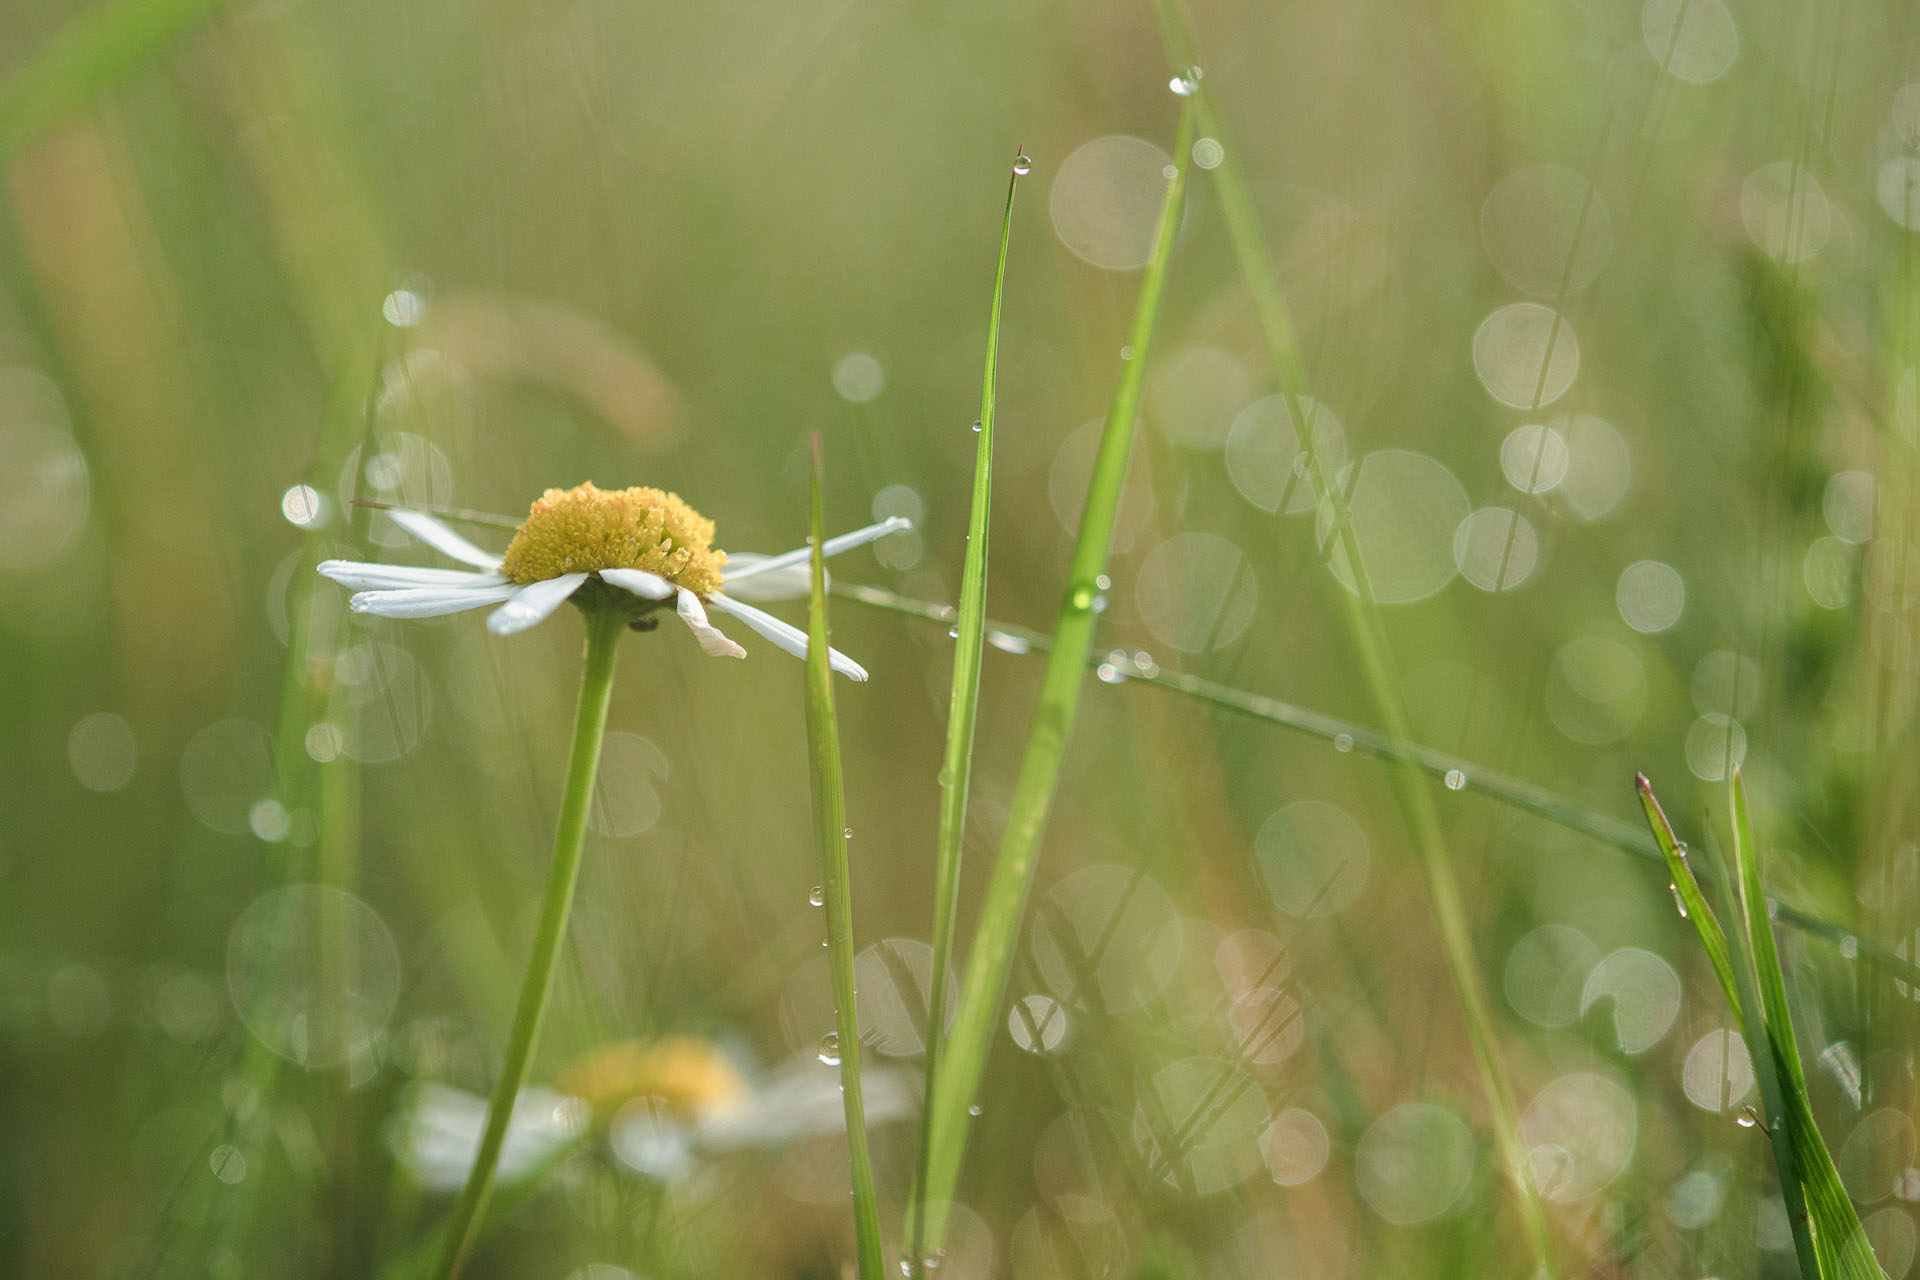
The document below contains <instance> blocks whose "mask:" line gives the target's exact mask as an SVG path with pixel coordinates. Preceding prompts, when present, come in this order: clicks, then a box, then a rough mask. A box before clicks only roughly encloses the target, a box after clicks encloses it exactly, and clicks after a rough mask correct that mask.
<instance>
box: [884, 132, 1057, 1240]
mask: <svg viewBox="0 0 1920 1280" xmlns="http://www.w3.org/2000/svg"><path fill="white" fill-rule="evenodd" d="M1029 168H1031V163H1030V162H1029V161H1028V160H1027V159H1026V157H1025V156H1024V155H1023V154H1021V153H1020V152H1019V151H1018V150H1016V152H1015V155H1014V161H1013V176H1012V177H1011V178H1009V179H1008V181H1007V204H1006V208H1005V210H1004V211H1003V212H1002V213H1001V215H1000V256H999V261H998V263H997V264H996V265H995V267H994V272H993V302H992V305H991V307H990V308H989V310H988V312H987V364H986V372H985V373H984V374H982V375H981V379H980V423H979V439H978V440H977V441H976V442H975V443H974V452H973V505H972V508H971V510H970V511H969V513H968V516H967V553H966V557H965V562H964V564H963V565H962V567H961V571H960V607H959V611H958V614H957V615H956V617H955V620H954V635H955V639H956V641H957V643H956V644H955V645H954V650H953V691H952V694H951V695H950V697H949V698H948V702H947V745H946V751H945V752H944V753H943V754H942V756H941V760H940V829H939V844H938V847H937V848H936V850H935V855H934V872H933V978H932V981H931V983H930V984H929V986H928V990H927V1032H926V1041H927V1050H926V1065H925V1071H926V1075H925V1080H926V1086H925V1090H924V1092H923V1094H922V1096H923V1097H927V1098H931V1097H933V1085H934V1080H935V1079H936V1078H937V1073H938V1071H939V1067H940V1051H941V1048H942V1047H943V1045H942V1042H943V1040H944V1038H945V1034H946V1023H947V1019H946V1010H947V969H948V966H949V965H950V964H951V963H952V960H953V929H954V912H955V907H956V905H957V900H958V898H959V885H960V846H961V842H962V837H963V836H964V834H965V831H966V821H967V791H968V788H969V785H970V783H971V781H972V778H973V730H974V724H975V721H976V718H977V716H978V712H979V709H980V659H981V655H982V653H983V651H984V649H985V647H986V623H987V531H988V527H989V523H990V522H989V519H988V516H989V513H990V510H991V506H992V498H993V410H994V396H995V390H996V387H997V382H998V372H999V367H1000V304H1001V299H1002V297H1003V296H1004V295H1005V292H1006V284H1007V245H1008V244H1009V242H1010V241H1011V240H1012V236H1013V194H1014V192H1015V191H1017V190H1019V187H1020V178H1021V176H1022V175H1023V174H1025V173H1026V172H1027V171H1028V170H1029ZM920 1117H921V1128H920V1158H919V1161H918V1163H917V1164H916V1166H915V1170H914V1186H915V1187H916V1188H919V1187H924V1186H925V1185H926V1182H927V1153H928V1152H929V1151H930V1150H931V1149H932V1145H933V1144H932V1125H933V1110H932V1108H922V1109H921V1113H920ZM920 1203H921V1201H920V1197H919V1195H918V1193H917V1192H916V1194H915V1195H914V1197H913V1201H912V1205H913V1214H912V1220H911V1221H910V1222H909V1223H908V1224H907V1247H908V1253H907V1256H908V1257H909V1258H921V1257H924V1256H925V1250H924V1248H923V1245H922V1240H921V1223H920V1214H919V1212H918V1210H919V1207H920Z"/></svg>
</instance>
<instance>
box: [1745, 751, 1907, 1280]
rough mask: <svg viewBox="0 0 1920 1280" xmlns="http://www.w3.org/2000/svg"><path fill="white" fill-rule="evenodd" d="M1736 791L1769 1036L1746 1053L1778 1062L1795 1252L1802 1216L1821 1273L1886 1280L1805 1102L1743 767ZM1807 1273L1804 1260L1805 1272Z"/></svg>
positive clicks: (1775, 1104) (1783, 1161)
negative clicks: (1801, 1200) (1800, 1203)
mask: <svg viewBox="0 0 1920 1280" xmlns="http://www.w3.org/2000/svg"><path fill="white" fill-rule="evenodd" d="M1731 792H1732V818H1733V858H1734V871H1735V874H1736V875H1737V877H1738V883H1739V889H1740V907H1741V912H1742V914H1743V915H1744V917H1745V920H1746V935H1747V954H1748V956H1749V957H1750V958H1751V960H1752V962H1753V978H1754V979H1755V980H1756V981H1757V983H1758V986H1759V1011H1758V1015H1757V1017H1756V1014H1755V1012H1754V1011H1753V1009H1752V1008H1750V1007H1749V1008H1748V1009H1747V1010H1746V1021H1747V1023H1748V1027H1749V1030H1750V1031H1751V1032H1759V1031H1764V1035H1759V1034H1749V1035H1748V1036H1747V1048H1748V1054H1749V1056H1751V1057H1752V1058H1753V1059H1754V1061H1755V1064H1756V1066H1758V1064H1759V1061H1760V1057H1761V1055H1762V1054H1763V1053H1765V1054H1767V1055H1768V1056H1769V1057H1770V1058H1771V1059H1772V1061H1771V1062H1769V1063H1768V1064H1767V1067H1768V1071H1767V1073H1766V1074H1768V1075H1771V1076H1773V1077H1774V1078H1775V1092H1776V1097H1774V1098H1771V1099H1767V1131H1768V1137H1769V1138H1770V1139H1772V1141H1773V1144H1774V1159H1775V1161H1776V1162H1777V1163H1778V1164H1779V1167H1780V1182H1781V1188H1782V1192H1783V1194H1784V1193H1786V1191H1787V1190H1788V1184H1789V1182H1790V1181H1791V1182H1795V1183H1797V1184H1798V1185H1795V1186H1794V1187H1793V1188H1792V1190H1793V1191H1794V1192H1795V1193H1800V1192H1802V1190H1804V1197H1805V1204H1804V1208H1801V1207H1800V1206H1797V1205H1796V1204H1795V1203H1794V1201H1795V1199H1796V1198H1798V1195H1797V1194H1796V1195H1789V1197H1788V1199H1787V1216H1788V1221H1789V1222H1791V1223H1793V1224H1794V1227H1795V1236H1794V1242H1795V1245H1796V1247H1797V1246H1798V1245H1799V1241H1800V1237H1799V1228H1800V1223H1799V1220H1798V1218H1799V1215H1800V1214H1804V1215H1806V1217H1807V1218H1808V1220H1809V1225H1810V1226H1811V1228H1812V1231H1811V1234H1812V1237H1813V1240H1812V1244H1813V1248H1814V1251H1815V1253H1816V1255H1817V1257H1818V1259H1819V1265H1820V1268H1821V1274H1824V1275H1826V1276H1830V1277H1838V1278H1839V1280H1884V1273H1883V1272H1882V1271H1881V1269H1880V1264H1879V1263H1878V1262H1876V1261H1875V1260H1874V1257H1873V1251H1872V1249H1871V1248H1869V1247H1868V1245H1867V1237H1866V1232H1865V1231H1864V1230H1862V1228H1861V1226H1860V1217H1859V1215H1858V1214H1857V1213H1855V1212H1854V1208H1853V1202H1852V1201H1851V1200H1849V1199H1848V1198H1847V1193H1846V1189H1845V1188H1844V1187H1843V1186H1842V1185H1841V1183H1840V1173H1839V1170H1838V1169H1836V1168H1835V1167H1834V1163H1833V1155H1832V1153H1831V1152H1829V1151H1828V1150H1827V1144H1826V1140H1825V1139H1824V1138H1822V1137H1821V1136H1820V1129H1819V1127H1818V1126H1817V1125H1816V1124H1815V1123H1814V1119H1813V1107H1812V1105H1811V1103H1810V1102H1809V1100H1808V1097H1807V1077H1806V1073H1805V1072H1804V1071H1803V1070H1802V1069H1801V1066H1800V1049H1799V1046H1798V1045H1797V1044H1795V1042H1794V1038H1793V1013H1792V1011H1791V1010H1790V1009H1789V1008H1788V1006H1787V984H1786V976H1785V974H1784V973H1783V972H1782V971H1781V969H1780V953H1779V951H1778V950H1777V949H1776V948H1775V946H1774V941H1773V917H1772V913H1771V911H1770V910H1769V909H1768V905H1767V896H1766V889H1765V886H1764V885H1763V884H1762V883H1761V880H1760V855H1759V849H1758V847H1757V846H1756V845H1755V843H1754V839H1753V823H1752V820H1751V819H1750V818H1749V816H1748V813H1747V788H1746V783H1745V782H1744V781H1743V780H1742V778H1741V776H1740V770H1739V769H1738V768H1735V769H1734V771H1733V781H1732V786H1731ZM1739 976H1740V977H1741V978H1743V979H1744V978H1746V976H1747V975H1746V973H1745V972H1744V971H1742V972H1740V973H1739ZM1743 1003H1747V1004H1750V1003H1751V1002H1748V1001H1743ZM1756 1022H1758V1024H1759V1025H1758V1026H1756V1025H1755V1023H1756ZM1757 1074H1759V1073H1758V1071H1756V1075H1757ZM1805 1269H1806V1258H1805V1256H1804V1254H1803V1255H1802V1257H1801V1270H1802V1271H1803V1272H1804V1271H1805Z"/></svg>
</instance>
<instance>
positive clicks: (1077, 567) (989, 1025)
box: [916, 98, 1194, 1250]
mask: <svg viewBox="0 0 1920 1280" xmlns="http://www.w3.org/2000/svg"><path fill="white" fill-rule="evenodd" d="M1193 138H1194V122H1193V107H1192V99H1191V98H1188V99H1186V101H1185V102H1184V103H1183V105H1182V108H1181V111H1180V126H1179V130H1178V135H1177V140H1176V141H1175V144H1174V150H1173V157H1174V169H1173V177H1172V179H1171V180H1170V181H1169V182H1168V184H1167V194H1166V202H1165V204H1163V205H1162V207H1161V210H1160V223H1159V230H1158V232H1157V233H1156V236H1155V242H1154V252H1153V257H1152V259H1151V260H1150V261H1149V262H1148V264H1147V268H1146V272H1145V275H1144V277H1143V279H1142V280H1141V282H1140V297H1139V300H1138V302H1137V303H1136V304H1135V307H1134V314H1133V328H1132V334H1131V339H1130V340H1131V344H1132V347H1133V358H1132V359H1131V360H1129V361H1127V362H1126V364H1125V365H1123V366H1122V369H1121V374H1120V384H1119V386H1118V387H1117V388H1115V390H1114V395H1113V403H1112V405H1111V406H1110V408H1109V409H1108V412H1107V422H1106V426H1105V428H1104V429H1103V430H1102V432H1101V436H1100V448H1099V452H1098V453H1097V454H1096V455H1095V458H1094V464H1093V476H1092V479H1091V480H1090V481H1089V482H1088V485H1087V500H1086V505H1085V507H1084V508H1083V509H1082V511H1081V515H1080V532H1079V534H1078V536H1077V537H1076V539H1075V542H1074V549H1073V564H1072V568H1071V569H1070V570H1069V573H1068V579H1067V589H1066V595H1065V598H1064V599H1063V600H1062V601H1061V604H1060V613H1059V621H1058V622H1057V623H1056V625H1055V629H1054V640H1053V652H1052V653H1051V655H1050V656H1049V657H1048V660H1047V669H1046V674H1045V675H1044V676H1043V677H1042V679H1041V685H1040V697H1039V701H1038V703H1037V704H1036V705H1035V707H1034V712H1033V721H1032V723H1031V725H1030V726H1029V728H1028V730H1027V743H1026V748H1025V750H1024V752H1023V753H1022V755H1021V759H1020V772H1019V775H1018V778H1017V779H1016V781H1015V782H1014V789H1013V797H1012V799H1011V801H1010V802H1009V804H1008V807H1007V826H1006V831H1005V833H1004V835H1003V836H1002V838H1001V842H1000V850H999V855H998V857H997V858H996V859H995V861H994V866H993V873H992V877H991V879H990V880H989V881H988V884H987V891H986V898H985V901H984V902H983V903H982V905H981V911H980V922H979V924H978V926H977V927H976V928H975V931H974V936H973V945H972V947H971V948H970V949H969V950H968V952H967V974H966V980H965V982H964V983H963V984H962V986H961V990H960V1006H959V1009H958V1010H957V1012H956V1013H955V1015H954V1024H953V1031H952V1034H951V1035H950V1036H949V1037H948V1040H947V1052H946V1059H945V1065H944V1066H943V1067H942V1068H941V1071H940V1074H939V1077H938V1078H937V1079H936V1080H935V1081H934V1092H933V1094H932V1095H931V1096H930V1097H929V1098H928V1099H927V1109H928V1111H929V1113H930V1115H929V1118H928V1121H927V1134H928V1141H927V1144H926V1149H927V1155H926V1168H927V1177H926V1181H925V1183H924V1184H923V1185H922V1186H921V1188H920V1197H919V1206H920V1207H919V1209H918V1210H917V1211H916V1220H920V1221H921V1223H922V1225H921V1237H922V1245H923V1247H925V1248H927V1249H931V1250H937V1249H938V1248H939V1246H940V1242H941V1240H942V1238H943V1237H944V1234H945V1231H946V1214H947V1209H946V1206H947V1204H948V1203H949V1202H950V1201H951V1200H952V1198H953V1193H954V1188H955V1187H956V1186H957V1185H958V1183H959V1179H960V1165H961V1162H962V1159H963V1158H964V1156H965V1153H966V1144H967V1129H968V1122H969V1119H970V1117H969V1116H968V1113H967V1108H968V1107H969V1106H970V1105H971V1104H972V1102H973V1097H974V1093H975V1091H976V1090H977V1089H978V1088H979V1085H980V1077H981V1074H982V1073H983V1072H984V1071H985V1069H986V1060H987V1054H988V1052H989V1051H990V1049H991V1048H992V1045H993V1032H994V1027H995V1026H996V1025H997V1022H998V1015H999V1010H1000V1002H1001V999H1002V997H1003V996H1004V995H1005V994H1006V985H1007V976H1008V973H1009V972H1010V970H1011V969H1012V967H1013V954H1014V951H1015V949H1016V948H1017V946H1018V943H1019V936H1018V935H1019V927H1020V919H1021V916H1022V914H1023V912H1024V909H1025V906H1026V900H1027V892H1028V890H1029V889H1030V888H1031V887H1032V885H1033V873H1034V867H1035V864H1036V862H1037V860H1038V855H1039V852H1040V839H1041V836H1042V834H1043V833H1044V832H1045V830H1046V824H1047V814H1048V810H1049V809H1050V808H1051V806H1052V803H1053V792H1054V788H1055V786H1056V785H1057V784H1058V782H1059V778H1060V763H1061V759H1062V757H1063V756H1064V755H1065V754H1066V748H1067V737H1068V734H1069V732H1070V730H1071V729H1072V727H1073V718H1074V712H1075V710H1076V709H1077V707H1078V705H1079V700H1080V689H1081V686H1082V685H1083V684H1084V683H1085V681H1086V659H1087V655H1088V654H1089V653H1090V652H1091V651H1092V648H1093V632H1094V624H1095V621H1096V618H1097V615H1096V614H1095V612H1094V600H1095V599H1096V598H1097V596H1098V593H1099V590H1100V587H1099V578H1100V576H1101V574H1102V573H1104V572H1105V570H1106V565H1107V549H1108V544H1109V543H1110V542H1111V541H1112V539H1113V526H1114V519H1115V517H1116V516H1117V515H1118V513H1119V506H1120V486H1121V483H1122V481H1123V480H1124V479H1125V477H1126V470H1127V457H1128V454H1129V453H1130V451H1131V448H1132V445H1133V428H1134V423H1135V421H1136V420H1137V419H1138V417H1139V413H1140V390H1141V386H1142V384H1143V382H1144V381H1145V376H1146V366H1147V360H1148V353H1149V348H1150V346H1151V343H1152V339H1153V328H1154V321H1155V320H1156V319H1157V318H1158V316H1159V312H1160V299H1161V297H1162V295H1163V293H1164V291H1165V288H1166V281H1167V268H1168V264H1169V262H1170V260H1171V259H1172V256H1173V240H1174V234H1175V232H1176V231H1178V229H1179V226H1180V208H1181V203H1182V200H1183V198H1184V196H1185V194H1186V186H1187V172H1188V167H1189V164H1190V156H1191V153H1192V150H1193Z"/></svg>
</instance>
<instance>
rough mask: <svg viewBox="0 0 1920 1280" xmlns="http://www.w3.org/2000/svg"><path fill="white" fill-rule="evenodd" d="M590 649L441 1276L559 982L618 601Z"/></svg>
mask: <svg viewBox="0 0 1920 1280" xmlns="http://www.w3.org/2000/svg"><path fill="white" fill-rule="evenodd" d="M586 621H587V653H586V661H585V663H584V665H583V668H582V670H581V673H580V702H579V706H578V707H577V709H576V710H575V712H574V717H573V747H572V751H571V753H570V754H569V755H568V757H567V781H566V787H565V789H564V791H563V792H562V794H561V800H560V821H559V825H558V827H557V828H556V829H555V831H554V837H553V866H552V867H551V869H550V870H549V871H548V873H547V893H546V899H545V901H544V902H542V903H541V906H540V926H539V929H538V930H537V931H536V932H535V934H534V938H533V954H532V956H531V957H530V958H529V959H528V961H527V974H526V978H525V980H524V981H523V982H522V983H521V986H520V1002H519V1004H518V1006H517V1007H516V1008H515V1010H514V1015H513V1030H512V1032H511V1033H510V1035H509V1036H508V1039H507V1056H506V1061H505V1062H504V1063H502V1064H501V1067H500V1078H499V1080H498V1081H497V1082H495V1084H494V1087H493V1097H492V1099H491V1100H490V1101H489V1102H488V1104H487V1127H486V1131H485V1133H484V1134H482V1135H481V1138H480V1150H479V1152H478V1153H477V1154H476V1155H475V1157H474V1162H473V1170H472V1172H471V1173H469V1174H468V1175H467V1184H466V1186H465V1188H464V1189H462V1191H461V1192H460V1200H459V1202H458V1203H457V1204H455V1205H454V1208H453V1215H452V1217H451V1218H450V1219H449V1221H448V1223H447V1234H446V1236H445V1238H444V1243H443V1245H442V1247H441V1251H440V1261H439V1264H438V1265H437V1266H436V1267H435V1268H434V1272H433V1274H434V1277H435V1280H453V1277H455V1276H457V1275H458V1274H459V1273H460V1267H461V1264H462V1263H464V1262H465V1261H466V1256H467V1250H468V1249H470V1248H471V1247H472V1246H473V1240H474V1237H475V1235H476V1234H477V1233H478V1229H479V1226H480V1219H481V1215H482V1214H483V1213H484V1212H485V1211H486V1207H487V1199H488V1197H489V1196H490V1195H491V1194H492V1192H493V1179H494V1174H495V1173H496V1172H497V1171H498V1169H499V1166H500V1148H501V1146H502V1144H503V1143H505V1141H506V1137H507V1122H508V1121H509V1120H510V1119H511V1118H512V1116H513V1104H514V1100H515V1099H516V1098H518V1097H519V1095H520V1090H521V1088H522V1087H523V1086H524V1085H525V1084H526V1082H527V1072H528V1070H529V1069H530V1068H531V1067H532V1065H533V1050H534V1047H535V1045H536V1044H537V1043H538V1041H539V1039H540V1024H541V1021H542V1020H543V1019H544V1017H545V1015H546V1010H547V996H548V994H549V993H550V992H551V991H552V989H553V970H554V966H555V964H556V963H557V962H558V960H559V958H560V947H561V944H562V943H563V942H564V941H565V940H566V934H567V915H568V913H569V911H570V910H571V909H572V907H573V889H574V885H575V884H576V883H577V882H578V880H579V878H580V855H581V851H582V850H583V849H584V848H585V845H586V834H587V813H588V810H589V809H590V808H591V807H592V804H593V784H594V779H595V777H596V776H597V775H598V773H599V771H600V745H601V741H602V739H603V738H605V736H606V730H607V708H608V706H609V704H610V703H611V702H612V699H613V660H614V655H615V652H616V651H617V649H618V647H619V643H618V642H619V639H620V633H621V631H622V630H623V629H624V628H625V626H626V618H625V616H624V615H623V614H622V613H621V612H620V611H619V610H618V609H611V608H600V609H589V610H587V611H586Z"/></svg>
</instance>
